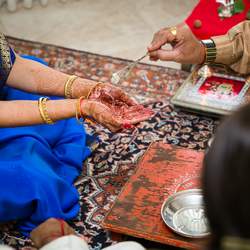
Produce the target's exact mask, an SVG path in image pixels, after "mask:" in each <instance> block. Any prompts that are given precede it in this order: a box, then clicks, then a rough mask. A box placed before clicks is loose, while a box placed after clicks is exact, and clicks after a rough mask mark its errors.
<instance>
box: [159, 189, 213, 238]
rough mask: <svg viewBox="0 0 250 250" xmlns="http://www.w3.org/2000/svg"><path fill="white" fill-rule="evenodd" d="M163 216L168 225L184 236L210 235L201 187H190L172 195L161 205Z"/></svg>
mask: <svg viewBox="0 0 250 250" xmlns="http://www.w3.org/2000/svg"><path fill="white" fill-rule="evenodd" d="M161 216H162V219H163V220H164V222H165V223H166V225H167V226H168V227H170V228H171V229H172V230H173V231H175V232H176V233H178V234H180V235H182V236H186V237H191V238H202V237H205V236H207V235H209V228H208V221H207V218H206V216H205V212H204V205H203V196H202V191H201V190H200V189H189V190H185V191H181V192H177V193H175V194H173V195H172V196H170V197H169V198H168V199H167V200H166V201H165V202H164V203H163V205H162V207H161Z"/></svg>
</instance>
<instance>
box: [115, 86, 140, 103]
mask: <svg viewBox="0 0 250 250" xmlns="http://www.w3.org/2000/svg"><path fill="white" fill-rule="evenodd" d="M112 92H113V93H112V94H113V97H114V98H115V99H117V100H120V101H122V102H124V103H126V104H127V105H128V106H133V105H136V104H137V102H136V101H134V100H133V99H132V98H130V97H129V96H128V95H127V94H126V93H125V92H124V91H123V90H122V89H121V88H118V87H115V86H113V89H112Z"/></svg>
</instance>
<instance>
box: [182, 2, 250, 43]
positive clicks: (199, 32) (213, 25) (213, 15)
mask: <svg viewBox="0 0 250 250" xmlns="http://www.w3.org/2000/svg"><path fill="white" fill-rule="evenodd" d="M243 2H244V5H245V9H244V11H243V12H242V13H238V14H234V15H233V16H231V17H227V18H224V19H222V18H221V17H219V15H218V7H219V6H220V4H219V3H216V0H200V1H199V3H198V4H197V5H196V7H195V8H194V9H193V11H192V13H191V14H190V16H189V17H188V18H187V19H186V20H185V22H186V24H187V25H188V26H189V27H190V29H191V30H192V32H193V33H194V35H195V36H196V37H197V38H198V39H208V38H210V37H211V36H219V35H224V34H226V33H227V32H228V30H229V29H231V28H232V27H233V26H235V25H236V24H238V23H240V22H242V21H244V20H246V15H247V12H248V10H249V9H250V1H249V0H243ZM197 23H199V24H200V25H197Z"/></svg>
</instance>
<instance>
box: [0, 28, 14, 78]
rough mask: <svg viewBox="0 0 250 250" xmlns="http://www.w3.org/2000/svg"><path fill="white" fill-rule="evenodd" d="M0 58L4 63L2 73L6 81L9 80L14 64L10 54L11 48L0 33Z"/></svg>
mask: <svg viewBox="0 0 250 250" xmlns="http://www.w3.org/2000/svg"><path fill="white" fill-rule="evenodd" d="M0 57H1V61H2V65H1V67H2V70H1V71H2V73H3V74H4V75H3V78H5V79H4V80H6V79H7V77H8V75H9V73H10V70H11V68H12V62H11V54H10V47H9V45H8V43H7V41H6V39H5V36H4V35H3V34H2V33H0Z"/></svg>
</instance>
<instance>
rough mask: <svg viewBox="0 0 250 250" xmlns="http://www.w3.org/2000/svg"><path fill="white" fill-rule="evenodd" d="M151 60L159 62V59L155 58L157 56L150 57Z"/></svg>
mask: <svg viewBox="0 0 250 250" xmlns="http://www.w3.org/2000/svg"><path fill="white" fill-rule="evenodd" d="M149 60H150V61H157V60H159V58H157V57H155V56H151V55H149Z"/></svg>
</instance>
